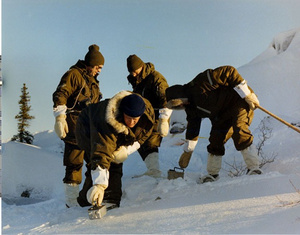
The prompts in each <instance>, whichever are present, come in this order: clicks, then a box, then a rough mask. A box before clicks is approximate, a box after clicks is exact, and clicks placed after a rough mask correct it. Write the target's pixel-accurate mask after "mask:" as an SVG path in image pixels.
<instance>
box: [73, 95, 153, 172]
mask: <svg viewBox="0 0 300 235" xmlns="http://www.w3.org/2000/svg"><path fill="white" fill-rule="evenodd" d="M130 94H132V93H131V92H128V91H121V92H119V93H118V94H116V95H115V96H114V97H113V98H111V99H106V100H104V101H101V102H99V103H97V104H91V105H90V106H88V107H87V108H86V109H84V110H83V111H82V112H81V114H80V116H79V118H78V121H77V127H76V138H77V141H78V145H79V147H80V148H81V149H83V150H85V151H86V152H88V153H89V155H90V159H89V160H90V161H89V162H90V164H91V169H94V168H95V167H96V166H97V165H100V166H101V167H104V168H107V169H109V167H110V163H111V162H112V160H113V158H112V153H113V152H114V151H115V150H116V149H117V148H119V147H120V146H129V145H132V144H133V143H134V142H135V141H138V142H139V144H143V143H144V142H145V140H146V139H147V138H148V137H149V136H150V135H151V133H152V130H153V124H154V110H153V108H152V106H151V104H150V102H149V101H148V100H146V99H143V100H144V101H145V104H146V109H145V112H144V114H143V115H142V116H141V118H140V120H139V122H138V123H137V124H136V126H135V127H134V128H132V129H131V128H129V127H127V126H126V125H125V123H124V121H123V113H122V112H121V111H120V108H119V106H120V102H121V100H122V99H123V98H124V97H125V96H128V95H130Z"/></svg>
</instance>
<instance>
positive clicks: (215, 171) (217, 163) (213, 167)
mask: <svg viewBox="0 0 300 235" xmlns="http://www.w3.org/2000/svg"><path fill="white" fill-rule="evenodd" d="M221 167H222V156H218V155H213V154H211V153H208V156H207V173H208V175H205V176H203V177H201V178H200V183H206V182H213V181H216V180H218V179H219V172H220V170H221Z"/></svg>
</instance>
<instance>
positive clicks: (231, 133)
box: [207, 106, 254, 156]
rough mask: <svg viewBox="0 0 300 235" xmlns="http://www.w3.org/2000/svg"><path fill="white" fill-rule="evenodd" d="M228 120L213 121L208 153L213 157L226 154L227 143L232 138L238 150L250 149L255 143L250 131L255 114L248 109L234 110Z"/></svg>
mask: <svg viewBox="0 0 300 235" xmlns="http://www.w3.org/2000/svg"><path fill="white" fill-rule="evenodd" d="M231 115H232V116H231V117H230V118H228V119H221V120H211V123H212V128H211V132H210V137H209V145H208V146H207V151H208V152H209V153H211V154H213V155H218V156H223V155H224V154H225V148H224V145H225V143H226V142H227V141H228V140H229V139H230V138H232V139H233V142H234V146H235V148H236V150H238V151H241V150H244V149H245V148H247V147H249V146H250V145H251V144H252V142H253V135H252V134H251V131H250V130H249V127H250V124H251V122H252V119H253V116H254V112H253V111H252V110H250V109H249V107H248V106H246V108H240V109H236V110H232V113H231Z"/></svg>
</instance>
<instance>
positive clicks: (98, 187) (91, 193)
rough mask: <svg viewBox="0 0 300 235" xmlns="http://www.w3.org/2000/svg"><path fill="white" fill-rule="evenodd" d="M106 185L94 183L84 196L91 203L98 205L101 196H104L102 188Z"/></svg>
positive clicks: (101, 198)
mask: <svg viewBox="0 0 300 235" xmlns="http://www.w3.org/2000/svg"><path fill="white" fill-rule="evenodd" d="M106 188H107V187H106V186H105V185H102V184H94V185H93V186H92V187H91V188H90V189H89V190H88V192H87V194H86V197H87V200H88V202H89V203H91V204H92V205H97V206H100V205H101V203H102V201H103V197H104V190H105V189H106Z"/></svg>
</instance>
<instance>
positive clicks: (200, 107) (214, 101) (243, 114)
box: [166, 66, 262, 183]
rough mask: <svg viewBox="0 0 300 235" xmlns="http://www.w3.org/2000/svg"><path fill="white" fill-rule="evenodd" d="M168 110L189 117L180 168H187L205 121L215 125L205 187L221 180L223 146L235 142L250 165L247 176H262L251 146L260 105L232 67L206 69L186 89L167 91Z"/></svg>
mask: <svg viewBox="0 0 300 235" xmlns="http://www.w3.org/2000/svg"><path fill="white" fill-rule="evenodd" d="M166 97H167V101H168V103H167V107H168V108H170V109H185V112H186V114H187V122H188V123H187V130H186V142H185V144H184V152H183V154H182V155H181V157H180V159H179V166H180V167H182V168H186V167H187V166H188V164H189V161H190V158H191V156H192V153H193V151H194V149H195V147H196V144H197V141H198V135H199V132H200V126H201V120H202V118H209V119H210V121H211V124H212V127H211V132H210V137H209V145H208V146H207V151H208V159H207V172H208V175H206V176H204V177H202V178H201V179H200V180H201V182H202V183H205V182H211V181H215V180H217V179H218V178H219V171H220V170H221V165H222V156H223V155H224V154H225V148H224V144H225V143H226V142H227V140H228V139H229V138H232V139H233V142H234V145H235V148H236V149H237V150H238V151H241V153H242V155H243V158H244V161H245V163H246V165H247V168H248V172H247V174H249V175H251V174H261V173H262V171H261V170H260V169H259V159H258V155H257V151H256V149H255V147H254V146H253V145H252V142H253V135H252V134H251V131H250V130H249V126H250V124H251V122H252V119H253V116H254V112H253V110H254V109H255V108H256V106H257V105H259V101H258V99H257V97H256V95H255V94H254V93H253V91H252V89H251V88H250V87H248V85H247V83H246V81H245V80H244V79H243V78H242V76H241V75H240V74H239V73H238V71H237V70H236V69H235V68H234V67H232V66H221V67H218V68H216V69H207V70H205V71H204V72H202V73H200V74H198V75H197V76H196V77H195V78H194V79H193V80H192V81H191V82H189V83H187V84H185V85H174V86H171V87H169V88H167V90H166Z"/></svg>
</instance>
